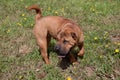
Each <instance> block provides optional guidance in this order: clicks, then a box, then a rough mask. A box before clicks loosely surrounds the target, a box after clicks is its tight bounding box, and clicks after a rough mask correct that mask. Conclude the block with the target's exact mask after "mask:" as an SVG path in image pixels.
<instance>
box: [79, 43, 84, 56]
mask: <svg viewBox="0 0 120 80" xmlns="http://www.w3.org/2000/svg"><path fill="white" fill-rule="evenodd" d="M78 47H79V49H80V51H79V53H78V56H83V55H84V43H83V42H82V43H81V44H80V45H78Z"/></svg>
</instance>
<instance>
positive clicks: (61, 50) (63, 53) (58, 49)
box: [54, 45, 67, 58]
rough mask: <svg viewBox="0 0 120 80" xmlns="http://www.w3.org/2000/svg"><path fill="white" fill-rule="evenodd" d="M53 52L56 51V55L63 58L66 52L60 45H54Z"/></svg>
mask: <svg viewBox="0 0 120 80" xmlns="http://www.w3.org/2000/svg"><path fill="white" fill-rule="evenodd" d="M54 50H55V52H56V53H57V55H58V57H62V58H64V57H65V56H66V54H67V53H66V52H65V51H64V50H63V49H62V48H61V47H60V45H55V47H54Z"/></svg>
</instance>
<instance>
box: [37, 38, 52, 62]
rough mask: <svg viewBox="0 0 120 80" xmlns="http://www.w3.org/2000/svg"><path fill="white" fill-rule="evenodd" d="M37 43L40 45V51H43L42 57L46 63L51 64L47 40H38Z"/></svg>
mask: <svg viewBox="0 0 120 80" xmlns="http://www.w3.org/2000/svg"><path fill="white" fill-rule="evenodd" d="M37 43H38V46H39V48H40V51H41V55H42V57H43V59H44V61H45V63H46V64H49V63H50V61H49V58H48V54H47V40H46V38H44V39H37Z"/></svg>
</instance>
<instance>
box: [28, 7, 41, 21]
mask: <svg viewBox="0 0 120 80" xmlns="http://www.w3.org/2000/svg"><path fill="white" fill-rule="evenodd" d="M28 10H35V11H36V13H37V15H36V19H40V18H41V17H42V12H41V9H40V8H39V6H37V5H32V6H30V7H28Z"/></svg>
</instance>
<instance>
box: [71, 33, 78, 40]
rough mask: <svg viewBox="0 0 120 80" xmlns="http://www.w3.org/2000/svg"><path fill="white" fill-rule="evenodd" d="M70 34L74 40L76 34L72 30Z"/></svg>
mask: <svg viewBox="0 0 120 80" xmlns="http://www.w3.org/2000/svg"><path fill="white" fill-rule="evenodd" d="M71 36H72V38H73V39H74V40H77V36H76V34H75V33H74V32H71Z"/></svg>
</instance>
